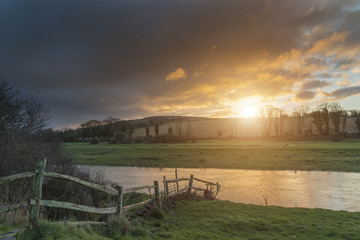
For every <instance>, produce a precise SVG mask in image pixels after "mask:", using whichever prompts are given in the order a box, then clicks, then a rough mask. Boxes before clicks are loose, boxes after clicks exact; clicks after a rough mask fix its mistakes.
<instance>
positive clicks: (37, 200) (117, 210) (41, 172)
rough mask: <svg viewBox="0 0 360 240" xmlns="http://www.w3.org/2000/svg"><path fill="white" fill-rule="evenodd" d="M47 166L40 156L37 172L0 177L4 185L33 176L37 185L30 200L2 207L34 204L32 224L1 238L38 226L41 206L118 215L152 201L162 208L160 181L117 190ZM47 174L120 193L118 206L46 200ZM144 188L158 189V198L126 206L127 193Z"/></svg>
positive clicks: (108, 191)
mask: <svg viewBox="0 0 360 240" xmlns="http://www.w3.org/2000/svg"><path fill="white" fill-rule="evenodd" d="M45 168H46V158H45V159H40V160H39V161H38V162H37V167H36V169H35V171H33V172H25V173H18V174H15V175H11V176H6V177H1V178H0V184H4V183H7V182H11V181H14V180H16V179H21V178H29V177H33V178H34V180H33V185H32V197H31V199H30V200H29V201H28V202H21V203H16V204H13V205H9V206H3V207H0V213H6V212H10V211H14V210H16V209H19V208H24V207H28V206H30V207H31V209H30V224H28V225H27V226H25V227H22V228H19V229H16V230H14V231H13V232H11V233H8V234H5V235H2V236H0V238H5V237H11V236H15V235H16V234H18V233H19V232H21V231H23V230H25V229H27V228H28V227H30V228H32V227H35V226H36V225H37V222H38V220H39V215H40V206H45V207H52V208H64V209H70V210H77V211H82V212H88V213H98V214H117V215H122V214H124V213H125V212H127V211H129V210H131V209H134V208H138V207H141V206H144V205H146V204H149V203H152V202H155V203H156V205H157V206H158V207H161V201H160V191H159V183H158V182H157V181H154V182H153V185H150V186H141V187H134V188H127V189H124V188H123V187H122V186H118V187H117V189H114V188H112V187H107V186H103V185H99V184H95V183H90V182H86V181H83V180H80V179H79V178H76V177H72V176H68V175H64V174H59V173H53V172H45ZM44 176H45V177H53V178H59V179H65V180H69V181H73V182H76V183H78V184H80V185H83V186H86V187H89V188H92V189H96V190H98V191H101V192H105V193H107V194H109V195H112V196H116V197H117V205H116V206H114V207H108V208H98V207H92V206H85V205H79V204H74V203H70V202H60V201H55V200H42V199H41V197H42V186H43V181H44ZM144 189H149V191H150V190H151V189H154V198H150V199H148V200H145V201H143V202H140V203H135V204H132V205H128V206H123V195H124V194H125V193H130V192H136V191H140V190H144ZM71 224H75V225H84V224H106V223H105V222H89V221H86V222H71Z"/></svg>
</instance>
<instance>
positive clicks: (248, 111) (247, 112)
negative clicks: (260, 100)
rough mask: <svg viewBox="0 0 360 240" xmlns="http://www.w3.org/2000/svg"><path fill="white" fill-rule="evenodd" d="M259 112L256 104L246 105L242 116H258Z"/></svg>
mask: <svg viewBox="0 0 360 240" xmlns="http://www.w3.org/2000/svg"><path fill="white" fill-rule="evenodd" d="M257 112H258V109H257V108H256V107H254V106H246V107H245V108H244V109H243V113H242V116H243V117H245V118H253V117H256V115H257Z"/></svg>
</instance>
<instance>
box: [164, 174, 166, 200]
mask: <svg viewBox="0 0 360 240" xmlns="http://www.w3.org/2000/svg"><path fill="white" fill-rule="evenodd" d="M166 190H167V182H166V177H165V176H164V202H166V199H167V191H166Z"/></svg>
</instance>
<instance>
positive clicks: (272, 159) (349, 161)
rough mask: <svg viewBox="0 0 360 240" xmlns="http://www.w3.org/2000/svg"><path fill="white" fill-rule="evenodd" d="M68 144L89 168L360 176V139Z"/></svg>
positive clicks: (67, 147) (77, 158)
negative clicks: (180, 168) (249, 171)
mask: <svg viewBox="0 0 360 240" xmlns="http://www.w3.org/2000/svg"><path fill="white" fill-rule="evenodd" d="M64 145H65V146H64V148H65V152H67V153H69V154H70V155H71V156H73V157H74V158H75V160H76V161H77V162H78V163H79V164H88V165H108V166H140V167H184V168H198V167H199V168H233V169H257V170H259V169H262V170H322V171H346V172H360V139H349V140H344V141H342V142H332V141H328V140H321V141H277V140H208V141H198V142H197V143H179V144H145V143H144V144H108V143H100V144H98V145H91V144H89V143H65V144H64Z"/></svg>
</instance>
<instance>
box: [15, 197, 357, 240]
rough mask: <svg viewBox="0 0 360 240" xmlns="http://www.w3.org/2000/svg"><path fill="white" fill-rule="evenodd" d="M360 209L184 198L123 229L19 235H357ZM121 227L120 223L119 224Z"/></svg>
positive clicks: (45, 228) (48, 228)
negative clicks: (349, 209) (170, 206)
mask: <svg viewBox="0 0 360 240" xmlns="http://www.w3.org/2000/svg"><path fill="white" fill-rule="evenodd" d="M359 221H360V213H348V212H337V211H330V210H320V209H302V208H282V207H265V206H256V205H247V204H241V203H231V202H227V201H184V202H178V203H177V205H176V207H175V208H173V209H170V210H168V212H166V213H165V214H164V216H163V217H162V218H159V217H156V218H155V217H152V218H149V217H148V218H145V219H135V220H132V221H130V223H129V226H127V229H126V234H125V235H124V236H121V235H120V234H119V233H115V234H114V232H112V231H109V229H105V228H90V227H71V226H68V225H63V224H57V223H51V222H42V223H41V224H40V227H39V228H38V229H35V230H31V231H27V232H25V233H23V234H22V235H21V236H19V238H18V239H27V240H31V239H47V240H52V239H68V240H72V239H179V240H181V239H184V240H186V239H206V240H212V239H214V240H215V239H216V240H218V239H222V240H227V239H229V240H230V239H248V240H255V239H256V240H262V239H263V240H265V239H266V240H269V239H270V240H271V239H277V240H278V239H307V240H310V239H316V240H318V239H347V240H352V239H354V240H355V239H359V236H360V225H359V224H358V223H359ZM122 227H123V226H122Z"/></svg>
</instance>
